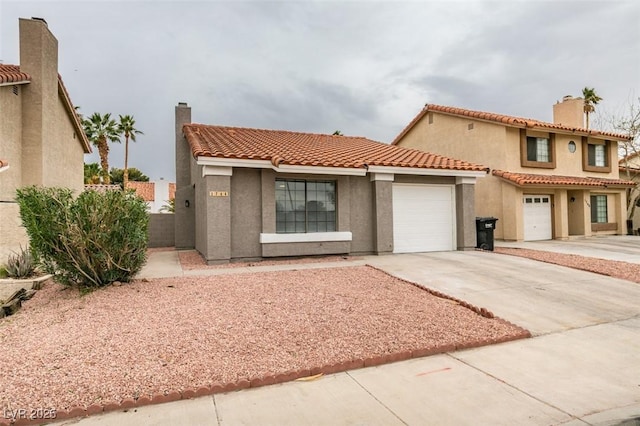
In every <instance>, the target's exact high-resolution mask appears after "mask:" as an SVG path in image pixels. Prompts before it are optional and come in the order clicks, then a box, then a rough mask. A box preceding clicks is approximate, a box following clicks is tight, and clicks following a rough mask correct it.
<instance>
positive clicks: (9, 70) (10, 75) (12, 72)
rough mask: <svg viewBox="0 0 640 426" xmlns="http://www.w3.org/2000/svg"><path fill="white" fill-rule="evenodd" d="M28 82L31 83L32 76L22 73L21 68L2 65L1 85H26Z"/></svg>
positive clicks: (0, 67)
mask: <svg viewBox="0 0 640 426" xmlns="http://www.w3.org/2000/svg"><path fill="white" fill-rule="evenodd" d="M28 81H31V76H30V75H29V74H27V73H25V72H22V71H20V66H18V65H7V64H0V84H9V83H24V82H28Z"/></svg>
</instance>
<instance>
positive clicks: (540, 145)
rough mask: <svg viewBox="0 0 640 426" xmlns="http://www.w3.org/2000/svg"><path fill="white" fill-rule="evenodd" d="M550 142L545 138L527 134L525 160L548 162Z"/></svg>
mask: <svg viewBox="0 0 640 426" xmlns="http://www.w3.org/2000/svg"><path fill="white" fill-rule="evenodd" d="M550 147H551V144H550V143H549V139H547V138H534V137H531V136H527V161H540V162H543V163H548V162H549V158H550V155H549V152H550Z"/></svg>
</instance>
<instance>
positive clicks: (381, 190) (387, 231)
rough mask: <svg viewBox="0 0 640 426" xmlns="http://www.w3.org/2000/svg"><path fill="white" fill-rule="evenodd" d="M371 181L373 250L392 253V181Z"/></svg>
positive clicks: (380, 252)
mask: <svg viewBox="0 0 640 426" xmlns="http://www.w3.org/2000/svg"><path fill="white" fill-rule="evenodd" d="M391 179H393V175H391ZM372 183H373V211H374V221H375V226H374V231H375V235H374V239H375V246H374V248H375V252H376V253H377V254H391V253H393V182H392V181H391V180H387V179H380V180H378V179H375V180H373V182H372Z"/></svg>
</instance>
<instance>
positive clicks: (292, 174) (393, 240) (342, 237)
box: [175, 103, 488, 264]
mask: <svg viewBox="0 0 640 426" xmlns="http://www.w3.org/2000/svg"><path fill="white" fill-rule="evenodd" d="M175 113H176V209H175V235H176V247H177V248H195V249H197V250H198V251H199V252H200V253H201V254H202V255H203V256H204V258H205V259H206V260H207V262H208V263H210V264H214V263H222V262H228V261H235V260H247V259H260V258H265V257H276V256H303V255H305V256H306V255H327V254H373V253H375V254H385V253H406V252H425V251H446V250H456V249H458V250H464V249H472V248H474V247H475V244H476V233H475V232H476V231H475V212H474V186H475V182H476V179H477V178H480V177H483V176H485V175H486V174H487V172H488V168H486V167H484V166H482V165H478V164H473V163H469V162H466V161H460V160H455V159H451V158H447V157H443V156H440V155H434V154H429V153H426V152H423V151H418V150H414V149H407V148H401V147H397V146H392V145H388V144H384V143H380V142H375V141H372V140H369V139H366V138H364V137H348V136H342V135H324V134H312V133H299V132H291V131H281V130H262V129H249V128H237V127H226V126H211V125H204V124H192V123H191V108H190V107H189V106H188V105H187V104H185V103H180V104H178V106H177V107H176V109H175Z"/></svg>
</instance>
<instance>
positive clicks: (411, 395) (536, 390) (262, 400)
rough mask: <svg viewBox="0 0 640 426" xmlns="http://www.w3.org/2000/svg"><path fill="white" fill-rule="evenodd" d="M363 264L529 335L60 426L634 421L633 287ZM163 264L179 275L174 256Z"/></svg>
mask: <svg viewBox="0 0 640 426" xmlns="http://www.w3.org/2000/svg"><path fill="white" fill-rule="evenodd" d="M159 253H169V254H162V255H160V256H156V254H154V255H152V256H151V259H150V261H149V263H148V265H147V268H145V269H146V270H145V271H143V273H144V274H142V276H147V277H153V276H155V275H154V274H156V275H160V274H161V271H160V269H156V268H155V267H154V265H155V264H156V261H157V262H160V263H162V262H164V261H166V260H169V263H171V262H173V260H174V257H172V256H175V259H177V254H175V252H159ZM170 253H173V255H172V254H170ZM176 262H177V260H176ZM361 262H368V263H370V264H372V265H374V266H376V267H379V268H381V269H383V270H386V271H388V272H389V273H392V274H394V275H397V276H400V277H402V278H406V279H409V280H411V281H414V282H418V283H421V284H423V285H426V286H429V287H431V288H435V289H438V290H440V291H443V292H445V293H448V294H450V295H452V296H455V297H458V298H461V299H464V300H467V301H469V302H471V303H473V304H476V305H479V306H483V307H486V308H488V309H490V310H492V311H493V312H494V313H496V314H497V315H498V316H501V317H503V318H505V319H507V320H509V321H511V322H514V323H516V324H518V325H521V326H524V327H527V328H529V329H530V330H531V331H532V332H534V334H535V335H536V336H537V337H534V338H531V339H526V340H519V341H516V342H509V343H504V344H500V345H493V346H487V347H482V348H477V349H471V350H466V351H459V352H453V353H449V354H444V355H436V356H431V357H425V358H421V359H414V360H409V361H403V362H397V363H393V364H388V365H383V366H379V367H371V368H364V369H359V370H352V371H349V372H345V373H338V374H334V375H330V376H325V377H322V378H319V379H317V380H314V381H308V382H304V381H297V382H290V383H284V384H279V385H273V386H267V387H262V388H256V389H249V390H244V391H238V392H231V393H227V394H218V395H213V396H207V397H201V398H196V399H192V400H185V401H178V402H172V403H167V404H162V405H155V406H147V407H140V408H137V409H132V410H129V411H128V412H112V413H106V414H103V415H99V416H95V417H89V418H85V419H81V420H73V421H68V422H62V423H58V424H60V425H62V424H78V425H82V426H88V425H118V426H127V425H141V424H144V425H175V424H185V425H255V424H260V425H361V424H362V425H364V424H366V425H378V424H379V425H395V424H397V425H516V424H517V425H561V424H562V425H588V424H597V425H622V424H625V425H631V424H633V423H631V420H630V419H634V418H640V356H639V355H638V354H640V285H638V284H634V283H630V282H626V281H622V280H617V279H613V278H608V277H602V276H600V275H596V274H591V273H588V272H583V271H575V270H571V269H568V268H564V267H560V266H556V265H548V264H542V263H540V262H535V261H532V260H529V259H522V258H518V257H513V256H504V255H499V254H495V253H483V252H451V253H430V254H411V255H393V256H371V257H366V258H364V259H361V260H359V261H358V262H354V263H355V264H360V263H361ZM336 264H339V265H336V266H347V265H348V264H353V263H350V262H348V261H345V262H336ZM309 265H313V266H309ZM275 266H277V267H285V266H286V267H287V268H289V269H300V268H306V267H322V266H323V264H322V263H314V264H305V265H304V266H302V265H301V264H293V265H275ZM324 266H334V264H332V265H326V264H325V265H324ZM161 267H162V268H166V269H163V270H164V271H165V273H167V274H178V275H177V276H180V275H181V274H179V273H178V269H180V272H182V271H181V268H179V263H177V267H176V265H173V267H169V266H167V265H162V266H161ZM270 267H271V266H259V267H255V266H254V267H249V268H247V269H248V271H242V272H245V273H246V272H250V271H256V269H254V268H264V269H262V270H268V269H266V268H270ZM234 269H235V268H234ZM210 271H221V270H220V269H215V270H208V272H210ZM225 271H228V269H227V270H225ZM235 272H241V271H235ZM216 273H217V272H216ZM172 276H176V275H172ZM625 421H626V422H628V423H623V422H625Z"/></svg>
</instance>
